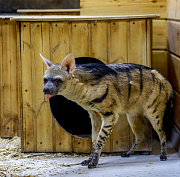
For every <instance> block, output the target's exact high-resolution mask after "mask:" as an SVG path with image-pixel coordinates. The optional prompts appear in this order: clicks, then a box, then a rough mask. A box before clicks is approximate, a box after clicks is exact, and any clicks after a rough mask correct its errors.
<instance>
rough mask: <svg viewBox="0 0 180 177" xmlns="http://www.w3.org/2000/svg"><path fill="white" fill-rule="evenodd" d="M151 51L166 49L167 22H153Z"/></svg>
mask: <svg viewBox="0 0 180 177" xmlns="http://www.w3.org/2000/svg"><path fill="white" fill-rule="evenodd" d="M152 36H153V40H152V41H153V44H152V48H153V49H158V50H160V49H162V50H164V49H167V47H168V46H167V21H166V20H153V35H152Z"/></svg>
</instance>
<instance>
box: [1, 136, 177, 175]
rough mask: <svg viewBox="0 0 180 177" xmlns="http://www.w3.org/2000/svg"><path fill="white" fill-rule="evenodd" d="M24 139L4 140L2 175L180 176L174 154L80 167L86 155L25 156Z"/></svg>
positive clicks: (108, 160)
mask: <svg viewBox="0 0 180 177" xmlns="http://www.w3.org/2000/svg"><path fill="white" fill-rule="evenodd" d="M20 144H21V139H20V138H19V137H14V138H13V139H11V140H9V139H0V176H7V177H10V176H13V177H14V176H56V177H58V176H59V177H61V176H67V177H71V176H72V177H76V176H78V177H84V176H86V177H113V176H118V177H133V176H138V177H146V176H147V177H148V176H149V177H154V176H163V177H164V176H165V177H176V176H178V177H179V176H180V159H179V157H178V154H177V153H176V152H170V154H169V155H168V161H165V162H162V161H160V160H159V155H133V156H131V157H129V158H122V157H120V156H107V155H103V156H102V157H101V158H100V161H99V165H98V166H97V168H95V169H88V168H87V167H83V166H81V165H80V162H81V161H83V160H84V159H86V158H87V156H86V155H78V154H63V153H21V148H20Z"/></svg>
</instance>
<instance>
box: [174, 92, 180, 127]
mask: <svg viewBox="0 0 180 177" xmlns="http://www.w3.org/2000/svg"><path fill="white" fill-rule="evenodd" d="M173 105H174V106H173V120H174V123H175V124H176V126H177V127H178V128H180V119H179V114H180V109H179V107H180V93H179V92H176V91H174V99H173Z"/></svg>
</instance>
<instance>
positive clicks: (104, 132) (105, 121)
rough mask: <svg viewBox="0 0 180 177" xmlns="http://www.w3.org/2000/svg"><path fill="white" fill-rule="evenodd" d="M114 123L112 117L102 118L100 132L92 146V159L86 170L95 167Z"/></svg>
mask: <svg viewBox="0 0 180 177" xmlns="http://www.w3.org/2000/svg"><path fill="white" fill-rule="evenodd" d="M114 121H115V117H114V115H109V114H108V117H103V118H102V126H101V130H100V132H99V135H98V137H97V139H96V143H95V144H94V150H93V153H92V154H91V158H92V159H91V161H90V163H89V164H88V168H95V167H96V166H97V164H98V161H99V157H100V154H101V150H102V147H103V146H104V145H105V143H106V140H107V138H108V137H109V135H110V133H111V132H112V127H113V125H114Z"/></svg>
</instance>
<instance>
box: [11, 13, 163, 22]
mask: <svg viewBox="0 0 180 177" xmlns="http://www.w3.org/2000/svg"><path fill="white" fill-rule="evenodd" d="M159 17H160V15H158V14H148V15H121V16H78V15H77V16H75V15H74V16H70V15H69V16H66V15H63V16H60V15H45V16H38V15H35V16H31V15H28V16H26V15H25V16H13V17H12V18H10V19H11V21H92V20H98V21H99V20H123V19H124V20H130V19H155V18H159Z"/></svg>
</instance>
